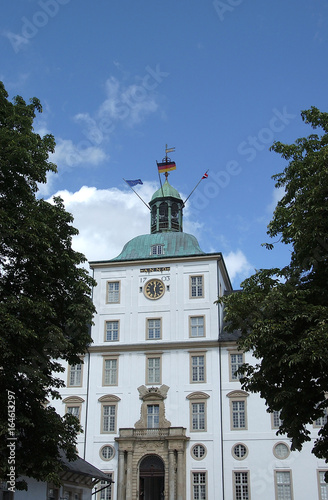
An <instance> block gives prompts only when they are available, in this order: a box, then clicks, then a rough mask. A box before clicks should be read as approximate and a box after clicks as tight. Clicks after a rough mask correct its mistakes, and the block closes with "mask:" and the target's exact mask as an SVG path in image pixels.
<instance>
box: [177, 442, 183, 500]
mask: <svg viewBox="0 0 328 500" xmlns="http://www.w3.org/2000/svg"><path fill="white" fill-rule="evenodd" d="M183 491H184V467H183V451H182V450H178V470H177V500H184V496H183Z"/></svg>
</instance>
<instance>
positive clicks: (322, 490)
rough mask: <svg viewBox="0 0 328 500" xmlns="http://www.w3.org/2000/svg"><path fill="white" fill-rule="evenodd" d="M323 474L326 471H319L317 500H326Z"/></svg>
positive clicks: (327, 492)
mask: <svg viewBox="0 0 328 500" xmlns="http://www.w3.org/2000/svg"><path fill="white" fill-rule="evenodd" d="M325 473H326V471H323V470H320V471H319V492H320V499H319V500H328V484H327V483H326V481H325Z"/></svg>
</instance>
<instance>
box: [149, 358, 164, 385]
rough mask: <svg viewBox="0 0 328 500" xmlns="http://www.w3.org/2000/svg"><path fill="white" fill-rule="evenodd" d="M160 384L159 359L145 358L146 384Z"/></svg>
mask: <svg viewBox="0 0 328 500" xmlns="http://www.w3.org/2000/svg"><path fill="white" fill-rule="evenodd" d="M160 383H161V358H160V357H159V356H156V357H150V356H149V357H147V384H160Z"/></svg>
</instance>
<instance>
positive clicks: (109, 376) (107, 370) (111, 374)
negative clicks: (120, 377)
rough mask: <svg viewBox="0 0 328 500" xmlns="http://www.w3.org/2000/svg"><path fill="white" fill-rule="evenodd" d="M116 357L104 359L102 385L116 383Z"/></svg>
mask: <svg viewBox="0 0 328 500" xmlns="http://www.w3.org/2000/svg"><path fill="white" fill-rule="evenodd" d="M117 368H118V358H105V359H104V375H103V385H117V371H118V370H117Z"/></svg>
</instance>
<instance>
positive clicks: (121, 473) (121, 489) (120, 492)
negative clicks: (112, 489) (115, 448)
mask: <svg viewBox="0 0 328 500" xmlns="http://www.w3.org/2000/svg"><path fill="white" fill-rule="evenodd" d="M124 462H125V461H124V450H119V452H118V481H117V482H118V484H117V500H125V481H124V478H125V463H124Z"/></svg>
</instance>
